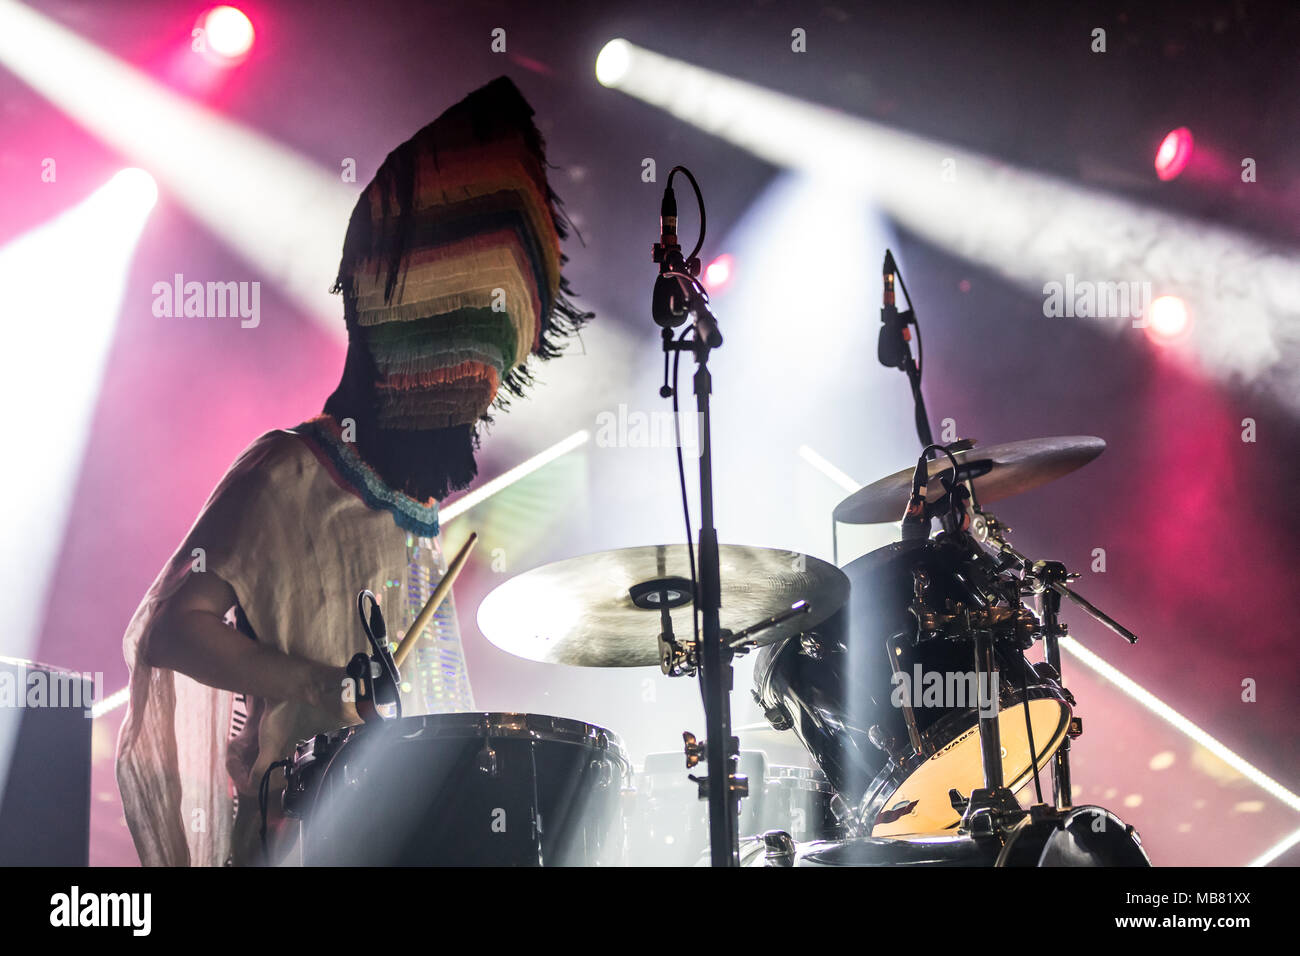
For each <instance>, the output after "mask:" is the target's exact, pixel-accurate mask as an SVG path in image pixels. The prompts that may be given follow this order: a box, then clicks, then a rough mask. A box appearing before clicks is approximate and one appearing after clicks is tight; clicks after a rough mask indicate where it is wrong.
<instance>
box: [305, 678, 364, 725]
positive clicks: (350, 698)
mask: <svg viewBox="0 0 1300 956" xmlns="http://www.w3.org/2000/svg"><path fill="white" fill-rule="evenodd" d="M355 700H356V688H355V687H353V685H352V679H351V678H350V677H348V671H347V668H346V667H328V666H322V667H321V673H320V678H319V680H318V682H317V693H316V700H314V701H313V704H314V705H315V706H316V707H317V708H318V709H320V710H323V711H325V713H327V714H329V715H331V716H332V717H334V718H335V719H336V720H338V722H339V726H341V727H347V726H351V725H352V724H359V723H361V715H360V714H358V713H357V707H356V704H355V703H354V701H355Z"/></svg>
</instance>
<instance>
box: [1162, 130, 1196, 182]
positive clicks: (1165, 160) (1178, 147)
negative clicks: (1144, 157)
mask: <svg viewBox="0 0 1300 956" xmlns="http://www.w3.org/2000/svg"><path fill="white" fill-rule="evenodd" d="M1191 158H1192V131H1191V130H1189V129H1188V128H1187V127H1186V126H1180V127H1178V129H1176V130H1171V131H1170V132H1169V134H1168V135H1167V136H1165V138H1164V139H1163V140H1162V141H1161V143H1160V148H1159V149H1157V150H1156V175H1157V176H1159V177H1160V178H1161V179H1162V180H1164V181H1166V182H1167V181H1168V180H1170V179H1173V178H1174V177H1176V176H1177V175H1178V174H1179V173H1181V172H1182V171H1183V170H1184V169H1186V168H1187V163H1188V161H1189V160H1190V159H1191Z"/></svg>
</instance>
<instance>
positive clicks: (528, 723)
mask: <svg viewBox="0 0 1300 956" xmlns="http://www.w3.org/2000/svg"><path fill="white" fill-rule="evenodd" d="M411 721H421V722H422V725H421V726H420V727H419V728H418V729H416V730H412V731H408V732H403V729H402V728H403V727H404V726H406V727H409V726H410V724H409V723H408V722H411ZM372 727H373V728H376V729H378V730H380V731H382V732H387V733H391V734H395V735H396V736H398V737H400V738H401V739H403V740H414V739H419V738H421V737H433V738H436V737H485V738H487V739H490V740H533V741H549V742H552V743H568V744H581V745H584V746H587V747H589V748H591V749H592V750H596V751H599V752H602V753H606V754H608V755H609V756H610V757H612V758H613V759H614V760H616V761H617V762H618V763H619V764H621V765H622V766H623V768H624V769H625V770H628V771H630V769H631V762H630V761H629V759H628V756H627V751H626V749H625V748H624V746H623V741H622V738H620V737H619V736H618V734H616V733H614V731H612V730H608V729H606V728H605V727H601V726H600V725H598V724H592V723H588V722H587V721H584V720H578V719H576V718H573V717H556V716H554V715H552V714H537V713H532V712H530V711H505V710H503V711H452V712H448V713H444V714H413V715H411V716H409V717H401V718H399V719H397V720H387V721H384V722H382V723H378V722H376V723H373V724H359V725H354V726H352V727H349V728H347V730H348V731H349V733H348V736H349V737H352V736H354V735H355V733H356V732H357V731H362V730H367V729H369V728H372Z"/></svg>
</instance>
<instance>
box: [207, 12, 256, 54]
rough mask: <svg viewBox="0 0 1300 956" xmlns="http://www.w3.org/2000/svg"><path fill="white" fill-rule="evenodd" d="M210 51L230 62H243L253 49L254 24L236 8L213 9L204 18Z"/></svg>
mask: <svg viewBox="0 0 1300 956" xmlns="http://www.w3.org/2000/svg"><path fill="white" fill-rule="evenodd" d="M202 27H203V33H204V36H205V39H206V40H207V45H208V49H209V50H210V51H212V52H213V53H215V54H216V55H217V56H219V57H222V58H224V59H226V60H230V61H238V60H242V59H243V58H244V57H245V56H247V55H248V51H249V50H251V49H252V48H253V37H254V31H253V23H252V21H251V20H249V19H248V17H247V16H246V15H245V14H244V12H243V11H242V10H239V9H237V8H235V7H229V6H220V7H213V8H212V9H211V10H209V11H208V12H207V13H206V14H205V15H204V17H203V21H202Z"/></svg>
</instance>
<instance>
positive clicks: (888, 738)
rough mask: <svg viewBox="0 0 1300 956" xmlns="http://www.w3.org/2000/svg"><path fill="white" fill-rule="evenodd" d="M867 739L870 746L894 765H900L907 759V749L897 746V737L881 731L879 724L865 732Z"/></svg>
mask: <svg viewBox="0 0 1300 956" xmlns="http://www.w3.org/2000/svg"><path fill="white" fill-rule="evenodd" d="M867 739H868V740H870V741H871V743H872V746H874V747H875V748H876V749H877V750H879V751H881V752H882V753H884V754H885V755H886V756H887V757H889V759H890V760H892V761H894V763H896V764H901V763H902V762H903V760H904V758H906V757H907V754H908V751H907V748H905V747H903V746H902V745H900V744H899V742H898V738H897V737H894V736H892V735H890V734H887V733H885V731H883V730H881V729H880V725H879V724H872V725H871V729H870V730H868V731H867Z"/></svg>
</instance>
